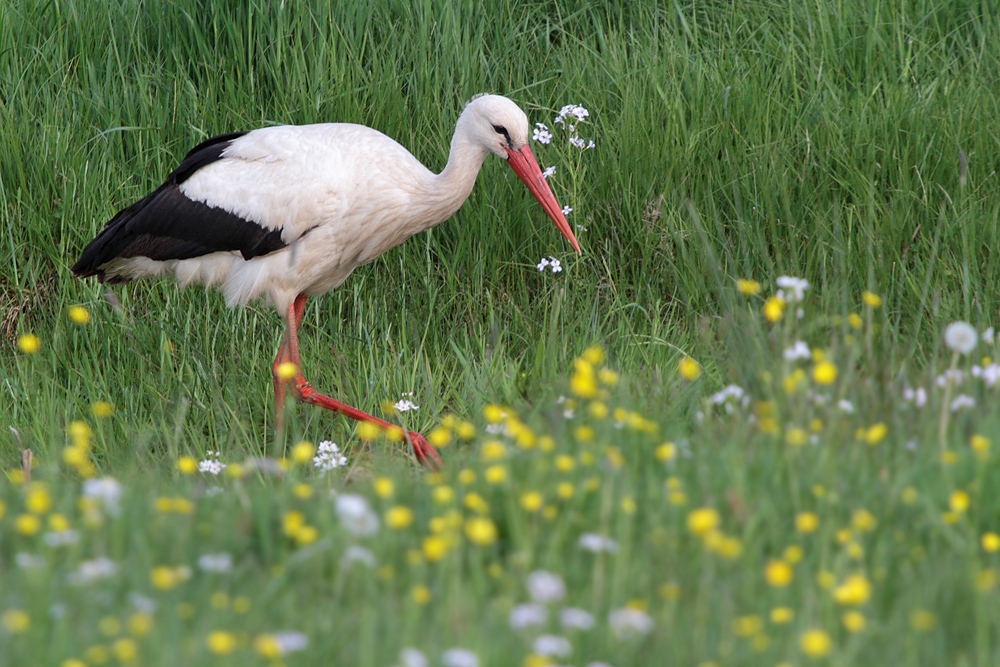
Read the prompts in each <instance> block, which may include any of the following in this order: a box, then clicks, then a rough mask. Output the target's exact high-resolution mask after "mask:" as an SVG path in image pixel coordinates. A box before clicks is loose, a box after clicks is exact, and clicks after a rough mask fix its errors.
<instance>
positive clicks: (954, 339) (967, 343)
mask: <svg viewBox="0 0 1000 667" xmlns="http://www.w3.org/2000/svg"><path fill="white" fill-rule="evenodd" d="M978 343H979V335H978V334H977V333H976V330H975V329H974V328H973V326H972V325H971V324H969V323H968V322H952V323H951V324H949V325H948V328H946V329H945V330H944V344H945V345H947V346H948V349H950V350H953V351H955V352H958V353H959V354H969V353H970V352H972V351H973V350H974V349H976V345H977V344H978Z"/></svg>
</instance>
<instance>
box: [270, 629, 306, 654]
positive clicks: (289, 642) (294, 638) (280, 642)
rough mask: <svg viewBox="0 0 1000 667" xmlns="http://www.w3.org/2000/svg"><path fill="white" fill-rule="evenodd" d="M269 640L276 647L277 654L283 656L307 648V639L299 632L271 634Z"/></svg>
mask: <svg viewBox="0 0 1000 667" xmlns="http://www.w3.org/2000/svg"><path fill="white" fill-rule="evenodd" d="M271 639H273V640H274V643H275V644H277V646H278V653H279V654H281V655H285V654H286V653H295V652H296V651H304V650H305V649H306V647H307V646H309V637H307V636H305V635H304V634H302V633H301V632H294V631H292V630H282V631H281V632H272V633H271Z"/></svg>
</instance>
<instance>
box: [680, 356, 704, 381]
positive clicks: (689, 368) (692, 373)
mask: <svg viewBox="0 0 1000 667" xmlns="http://www.w3.org/2000/svg"><path fill="white" fill-rule="evenodd" d="M677 372H678V373H679V374H680V376H681V377H682V378H684V379H685V380H696V379H698V376H700V375H701V366H700V365H699V364H698V362H697V361H695V360H694V359H692V358H691V357H681V359H680V361H678V362H677Z"/></svg>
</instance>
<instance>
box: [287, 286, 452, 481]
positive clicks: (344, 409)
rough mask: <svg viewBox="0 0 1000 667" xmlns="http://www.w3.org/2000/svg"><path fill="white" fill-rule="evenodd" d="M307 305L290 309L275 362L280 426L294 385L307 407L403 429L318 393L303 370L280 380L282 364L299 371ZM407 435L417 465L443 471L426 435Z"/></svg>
mask: <svg viewBox="0 0 1000 667" xmlns="http://www.w3.org/2000/svg"><path fill="white" fill-rule="evenodd" d="M305 305H306V296H305V295H304V294H300V295H298V296H297V297H296V298H295V301H294V302H293V303H292V305H290V306H289V307H288V313H287V315H286V316H285V323H286V325H287V326H286V329H285V336H284V338H283V339H282V341H281V347H279V348H278V355H277V356H276V357H275V359H274V366H273V373H274V408H275V411H276V417H275V418H276V419H277V420H279V423H280V420H281V418H282V413H281V410H282V407H283V402H284V397H285V389H286V388H287V387H288V386H289V385H291V389H292V394H293V395H294V396H295V398H297V399H299V400H300V401H302V402H303V403H309V404H310V405H318V406H319V407H321V408H326V409H327V410H332V411H333V412H336V413H337V414H341V415H344V416H345V417H350V418H351V419H355V420H357V421H365V422H370V423H372V424H377V425H378V426H379V427H381V428H383V429H385V430H389V429H397V428H399V427H398V426H396V425H394V424H390V423H389V422H387V421H385V420H383V419H379V418H378V417H375V416H373V415H370V414H368V413H367V412H362V411H361V410H358V409H357V408H352V407H351V406H349V405H347V404H346V403H341V402H340V401H338V400H336V399H334V398H331V397H329V396H324V395H323V394H320V393H318V392H317V391H316V390H315V389H313V388H312V386H311V385H310V384H309V383H308V382H306V379H305V378H304V377H302V372H301V370H299V371H297V372H296V374H295V377H293V378H292V379H291V380H284V379H281V378H280V377H278V366H279V365H280V364H282V363H285V362H286V361H291V362H292V363H294V364H295V365H296V366H297V367H298V366H300V364H299V324H300V323H301V322H302V313H303V310H304V309H305ZM404 433H405V434H406V436H407V439H408V440H409V441H410V444H411V445H412V446H413V454H414V456H416V457H417V461H419V462H420V463H421V464H423V465H425V466H427V467H428V468H430V469H432V470H439V469H440V468H441V467H442V463H441V457H440V456H439V455H438V453H437V451H436V450H435V449H434V448H433V447H431V445H430V443H428V442H427V440H426V439H425V438H424V437H423V436H422V435H420V434H419V433H415V432H413V431H404Z"/></svg>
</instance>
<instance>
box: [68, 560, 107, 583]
mask: <svg viewBox="0 0 1000 667" xmlns="http://www.w3.org/2000/svg"><path fill="white" fill-rule="evenodd" d="M117 572H118V566H117V565H116V564H115V563H114V561H111V560H109V559H107V558H105V557H104V556H101V557H100V558H95V559H94V560H85V561H83V562H81V563H80V564H79V565H78V566H77V568H76V570H74V571H73V572H70V573H69V574H68V575H67V576H66V581H67V582H69V584H70V586H82V585H84V584H89V583H91V582H93V581H97V580H98V579H106V578H108V577H112V576H114V575H115V574H116V573H117Z"/></svg>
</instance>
